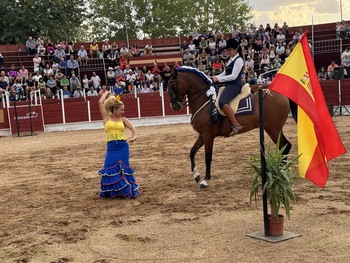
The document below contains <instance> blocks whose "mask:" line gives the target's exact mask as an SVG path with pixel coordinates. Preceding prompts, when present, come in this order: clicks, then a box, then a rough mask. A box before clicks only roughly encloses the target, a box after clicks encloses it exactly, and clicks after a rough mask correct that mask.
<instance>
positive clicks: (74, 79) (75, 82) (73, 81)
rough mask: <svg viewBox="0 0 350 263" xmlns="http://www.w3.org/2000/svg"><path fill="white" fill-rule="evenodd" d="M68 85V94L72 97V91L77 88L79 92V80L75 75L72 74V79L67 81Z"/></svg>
mask: <svg viewBox="0 0 350 263" xmlns="http://www.w3.org/2000/svg"><path fill="white" fill-rule="evenodd" d="M69 83H70V92H71V93H72V94H73V95H74V91H76V90H77V89H78V88H79V89H80V91H81V84H80V80H79V78H78V77H77V76H76V75H75V74H72V77H71V78H70V79H69Z"/></svg>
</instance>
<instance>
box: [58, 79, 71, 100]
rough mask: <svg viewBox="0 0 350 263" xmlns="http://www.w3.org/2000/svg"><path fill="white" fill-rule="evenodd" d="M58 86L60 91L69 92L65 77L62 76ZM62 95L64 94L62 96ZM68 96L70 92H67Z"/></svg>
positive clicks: (67, 81)
mask: <svg viewBox="0 0 350 263" xmlns="http://www.w3.org/2000/svg"><path fill="white" fill-rule="evenodd" d="M60 86H61V89H63V90H66V91H69V90H68V86H69V79H68V78H67V76H66V75H64V76H63V78H62V79H61V83H60ZM66 94H68V93H67V92H66ZM63 95H64V94H63ZM70 95H71V94H70V92H69V97H70Z"/></svg>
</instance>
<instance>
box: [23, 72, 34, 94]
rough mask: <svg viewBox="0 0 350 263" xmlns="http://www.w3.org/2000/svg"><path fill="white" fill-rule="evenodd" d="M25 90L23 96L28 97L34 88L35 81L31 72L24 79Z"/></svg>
mask: <svg viewBox="0 0 350 263" xmlns="http://www.w3.org/2000/svg"><path fill="white" fill-rule="evenodd" d="M25 89H26V91H25V97H27V98H28V97H29V95H30V93H31V92H32V91H35V90H36V81H35V79H34V78H33V76H32V74H29V76H28V79H27V81H26V88H25Z"/></svg>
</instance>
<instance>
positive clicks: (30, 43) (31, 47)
mask: <svg viewBox="0 0 350 263" xmlns="http://www.w3.org/2000/svg"><path fill="white" fill-rule="evenodd" d="M36 53H37V48H36V42H35V40H34V39H33V38H32V37H28V39H27V41H26V54H27V56H29V55H30V54H32V55H35V54H36Z"/></svg>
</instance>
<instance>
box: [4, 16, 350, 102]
mask: <svg viewBox="0 0 350 263" xmlns="http://www.w3.org/2000/svg"><path fill="white" fill-rule="evenodd" d="M349 29H350V27H349V24H347V23H346V22H344V21H342V22H338V23H337V27H336V32H337V34H336V35H337V38H349V37H350V31H349ZM302 33H303V32H302V31H296V32H293V33H292V34H290V32H289V27H288V25H287V23H286V22H284V23H283V25H282V26H279V25H278V24H277V23H275V25H274V26H273V27H271V26H270V24H266V26H265V27H264V26H263V25H260V26H259V27H258V28H256V27H254V25H251V26H250V27H249V28H246V29H243V28H241V27H240V26H236V25H234V26H233V30H232V32H231V34H230V35H229V36H228V35H226V36H225V35H224V34H223V33H222V32H221V30H220V29H218V28H217V29H214V30H212V31H209V30H206V31H204V32H202V33H199V32H197V30H194V31H193V32H192V33H191V34H190V36H189V37H188V40H185V41H183V43H182V44H181V47H180V52H181V55H182V61H181V62H180V63H178V62H175V65H174V67H179V66H180V65H184V66H189V67H195V68H197V69H199V70H201V71H203V72H204V73H205V74H207V75H208V76H214V75H218V74H220V73H222V71H223V70H224V68H225V65H226V63H227V61H228V59H229V56H228V54H227V53H226V51H225V49H224V48H225V46H226V41H227V40H228V38H231V37H233V38H235V39H236V40H237V41H238V42H239V43H240V46H241V48H242V51H243V52H242V53H243V55H244V61H245V66H244V69H243V74H244V80H245V82H248V83H250V84H251V85H255V84H257V82H258V80H260V81H261V82H262V83H265V84H269V83H270V81H271V80H272V78H273V76H274V74H275V73H276V72H277V71H278V69H279V68H280V67H281V66H282V65H283V63H284V62H285V60H286V59H287V58H288V56H289V55H290V54H291V52H292V50H293V48H294V46H295V45H296V44H297V43H298V41H299V39H300V37H301V36H302ZM287 38H288V39H287ZM74 45H75V43H74V41H71V40H69V41H61V42H59V43H56V44H54V43H53V42H52V41H51V40H50V39H47V40H46V41H44V40H42V39H41V38H38V39H37V40H35V39H33V38H32V37H31V36H29V37H28V39H27V41H26V55H27V56H33V70H32V71H30V72H29V71H28V70H27V69H26V68H25V67H24V66H22V67H21V68H20V69H16V65H14V64H13V65H11V68H10V70H9V71H8V72H5V70H2V71H1V72H0V97H2V96H3V94H4V92H5V91H8V92H9V93H10V94H11V97H10V99H11V100H25V99H28V96H29V94H30V93H31V92H32V91H34V90H40V91H41V95H42V96H43V98H56V97H59V96H60V95H61V94H63V97H64V98H69V97H81V96H96V95H99V94H103V92H105V90H111V91H112V92H114V93H116V94H120V93H126V92H135V91H136V92H157V91H158V90H159V86H160V85H161V84H163V87H164V89H166V87H167V82H168V79H169V77H170V74H171V68H170V67H169V66H168V65H167V64H166V63H164V65H162V66H161V67H160V66H159V65H157V63H154V64H153V66H152V67H151V68H147V67H145V66H144V67H141V68H139V67H135V68H130V66H129V59H130V58H131V57H138V56H149V55H153V54H154V48H153V47H152V43H151V42H149V43H147V44H146V46H145V47H144V49H140V48H139V47H138V46H137V43H134V44H133V45H132V46H130V47H126V46H125V45H122V46H121V47H119V46H118V44H117V43H116V42H115V41H113V42H112V43H111V44H110V43H109V41H105V42H104V43H103V44H102V45H101V46H99V44H98V42H96V40H93V41H92V42H91V43H90V44H89V46H88V47H85V46H84V45H81V46H80V47H79V48H77V49H76V48H75V47H74ZM93 59H104V61H105V64H106V65H107V68H108V71H107V76H106V83H105V85H102V80H101V78H102V77H103V79H104V77H105V76H98V74H96V72H93V73H92V76H91V77H90V78H89V77H88V76H87V75H84V76H82V79H81V80H80V78H79V76H80V71H79V68H80V67H82V66H84V65H87V64H88V63H89V62H90V61H91V60H93ZM3 66H4V57H3V56H2V55H1V53H0V68H3ZM338 67H340V68H341V70H343V73H344V77H345V78H346V77H350V75H349V74H350V51H349V47H346V48H345V50H344V52H343V53H342V55H341V61H340V66H338V64H337V63H336V62H335V61H332V62H331V64H330V65H329V66H328V67H321V68H320V69H319V72H318V76H319V79H320V80H324V79H334V72H335V71H336V70H337V68H338ZM61 90H62V92H61Z"/></svg>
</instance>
